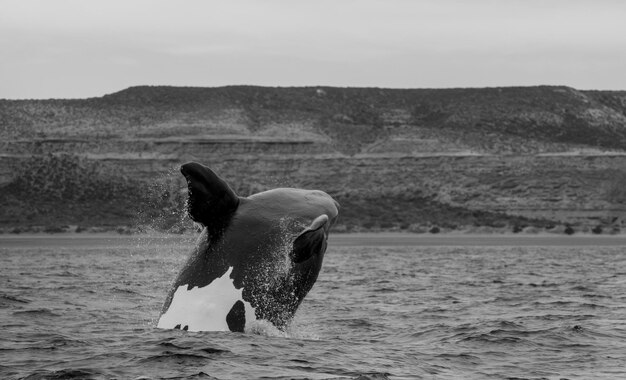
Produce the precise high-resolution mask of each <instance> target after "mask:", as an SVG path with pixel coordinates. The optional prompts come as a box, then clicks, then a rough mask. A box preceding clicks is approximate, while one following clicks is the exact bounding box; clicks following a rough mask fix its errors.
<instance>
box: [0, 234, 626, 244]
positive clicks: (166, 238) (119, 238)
mask: <svg viewBox="0 0 626 380" xmlns="http://www.w3.org/2000/svg"><path fill="white" fill-rule="evenodd" d="M198 236H199V233H198V234H166V233H163V234H160V233H151V234H131V235H125V234H118V233H114V232H103V233H57V234H49V233H24V234H0V248H19V247H63V246H84V247H91V246H99V247H102V246H110V247H132V246H145V245H148V246H150V245H156V244H158V245H189V246H191V245H193V244H194V243H195V241H196V239H197V238H198ZM328 244H329V247H330V248H332V247H345V246H364V247H366V246H374V247H379V246H415V247H430V246H458V247H481V246H484V247H496V246H553V247H556V246H560V247H568V246H625V247H626V234H616V235H609V234H605V235H595V234H576V235H563V234H550V233H542V234H513V233H505V234H497V233H494V234H478V233H443V234H416V233H403V232H358V233H331V234H330V236H329V238H328Z"/></svg>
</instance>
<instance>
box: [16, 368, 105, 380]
mask: <svg viewBox="0 0 626 380" xmlns="http://www.w3.org/2000/svg"><path fill="white" fill-rule="evenodd" d="M102 377H103V374H102V373H100V372H98V371H94V370H90V369H62V370H58V371H46V370H38V371H35V372H33V373H31V374H30V375H28V376H26V377H24V378H22V379H23V380H57V379H58V380H61V379H63V380H65V379H85V380H90V379H101V378H102Z"/></svg>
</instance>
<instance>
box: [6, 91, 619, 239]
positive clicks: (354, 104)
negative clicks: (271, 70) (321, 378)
mask: <svg viewBox="0 0 626 380" xmlns="http://www.w3.org/2000/svg"><path fill="white" fill-rule="evenodd" d="M0 141H2V142H1V143H0V188H1V189H2V192H1V196H0V207H2V211H0V228H4V229H5V230H11V229H13V228H15V227H19V228H22V229H24V228H32V227H31V226H48V227H49V228H50V229H52V228H53V226H62V225H80V226H83V227H90V226H120V225H122V226H128V228H130V229H136V228H137V226H144V225H148V226H150V227H153V228H159V229H174V230H177V229H178V230H180V229H186V228H190V224H189V223H188V222H186V221H184V220H185V219H184V218H183V216H182V215H181V210H182V208H183V207H182V204H183V202H184V198H185V192H184V181H183V180H182V178H181V177H182V176H180V175H179V174H178V173H177V172H176V168H177V166H179V165H180V164H181V163H183V162H185V161H189V160H195V161H199V162H202V163H205V164H207V165H209V166H211V167H213V168H214V169H215V170H216V171H217V172H218V173H220V175H222V176H223V177H224V178H226V179H228V180H229V182H230V183H232V184H233V186H234V187H235V188H236V190H237V192H238V193H239V194H241V195H248V194H250V193H252V192H256V191H260V190H264V189H267V188H271V187H277V186H296V187H308V188H319V189H322V190H325V191H327V192H329V193H330V194H331V195H333V197H335V198H336V199H337V200H339V202H340V203H341V204H342V210H341V218H340V221H339V225H338V226H337V229H338V230H346V231H354V230H359V231H360V230H411V231H428V230H431V229H432V230H433V231H434V230H437V229H444V230H446V229H468V228H474V229H480V228H482V227H488V228H500V229H510V230H516V231H517V230H520V229H522V228H524V227H531V226H532V227H534V228H536V229H549V228H556V229H558V228H564V227H563V226H565V225H571V226H572V227H573V228H574V229H575V230H590V229H592V228H595V229H596V232H599V231H600V230H602V231H617V230H619V229H620V228H621V227H622V221H623V220H624V214H625V210H626V165H625V164H626V92H615V91H613V92H610V91H578V90H575V89H572V88H567V87H548V86H542V87H515V88H513V87H511V88H485V89H406V90H397V89H378V88H328V87H308V88H267V87H250V86H234V87H220V88H181V87H148V86H145V87H132V88H129V89H126V90H123V91H120V92H117V93H114V94H110V95H106V96H103V97H100V98H90V99H75V100H54V99H53V100H0ZM559 226H561V227H559ZM433 227H436V228H433Z"/></svg>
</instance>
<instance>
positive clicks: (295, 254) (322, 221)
mask: <svg viewBox="0 0 626 380" xmlns="http://www.w3.org/2000/svg"><path fill="white" fill-rule="evenodd" d="M327 223H328V216H327V215H326V214H322V215H320V216H318V217H317V218H315V220H313V222H312V223H311V225H309V226H308V227H307V228H305V229H304V231H302V232H301V233H300V235H298V237H297V238H296V240H295V241H294V242H293V250H292V251H291V257H292V259H293V261H294V263H296V264H299V263H303V262H305V261H307V260H308V259H310V258H311V257H313V256H315V255H318V254H320V253H324V252H325V251H326V229H325V226H326V224H327Z"/></svg>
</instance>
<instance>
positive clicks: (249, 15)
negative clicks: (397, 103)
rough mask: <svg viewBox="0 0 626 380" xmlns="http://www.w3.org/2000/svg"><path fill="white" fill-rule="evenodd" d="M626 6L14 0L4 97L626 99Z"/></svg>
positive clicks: (3, 26)
mask: <svg viewBox="0 0 626 380" xmlns="http://www.w3.org/2000/svg"><path fill="white" fill-rule="evenodd" d="M624 20H626V1H624V0H223V1H214V0H169V1H168V0H0V98H8V99H29V98H38V99H45V98H85V97H96V96H102V95H105V94H109V93H113V92H116V91H120V90H122V89H124V88H127V87H130V86H136V85H171V86H203V87H204V86H207V87H214V86H225V85H241V84H246V85H261V86H339V87H385V88H450V87H497V86H534V85H565V86H571V87H574V88H578V89H603V90H626V22H625V21H624Z"/></svg>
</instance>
